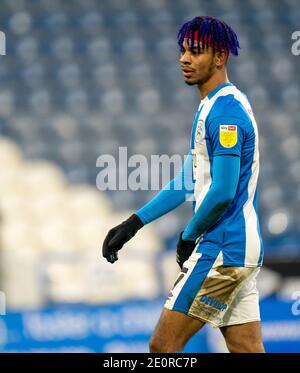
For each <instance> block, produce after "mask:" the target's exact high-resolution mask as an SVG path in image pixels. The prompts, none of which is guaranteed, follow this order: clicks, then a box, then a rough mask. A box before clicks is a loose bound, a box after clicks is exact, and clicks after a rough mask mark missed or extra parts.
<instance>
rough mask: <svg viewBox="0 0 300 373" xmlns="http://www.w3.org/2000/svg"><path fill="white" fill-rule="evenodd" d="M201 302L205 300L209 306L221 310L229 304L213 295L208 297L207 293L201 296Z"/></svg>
mask: <svg viewBox="0 0 300 373" xmlns="http://www.w3.org/2000/svg"><path fill="white" fill-rule="evenodd" d="M200 302H203V303H205V304H206V305H207V306H210V307H212V308H215V309H217V310H219V311H225V310H226V308H227V306H228V305H227V304H226V303H223V302H220V301H219V300H217V299H215V298H213V297H208V296H207V295H202V297H201V298H200Z"/></svg>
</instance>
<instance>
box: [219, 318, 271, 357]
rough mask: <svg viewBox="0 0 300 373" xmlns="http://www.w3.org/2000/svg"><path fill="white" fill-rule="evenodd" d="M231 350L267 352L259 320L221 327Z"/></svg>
mask: <svg viewBox="0 0 300 373" xmlns="http://www.w3.org/2000/svg"><path fill="white" fill-rule="evenodd" d="M220 330H221V332H222V334H223V336H224V338H225V341H226V345H227V347H228V350H229V351H230V352H265V350H264V346H263V343H262V337H261V327H260V322H259V321H253V322H248V323H245V324H240V325H230V326H224V327H222V328H220Z"/></svg>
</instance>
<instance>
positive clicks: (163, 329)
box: [150, 308, 205, 352]
mask: <svg viewBox="0 0 300 373" xmlns="http://www.w3.org/2000/svg"><path fill="white" fill-rule="evenodd" d="M204 325H205V323H204V322H202V321H200V320H197V319H194V318H192V317H190V316H187V315H185V314H183V313H181V312H177V311H172V310H169V309H166V308H164V309H163V311H162V313H161V315H160V318H159V321H158V323H157V325H156V327H155V329H154V332H153V334H152V337H151V341H150V352H178V351H180V350H181V349H183V347H184V346H185V344H186V343H187V342H188V340H189V339H190V338H191V337H192V336H193V335H194V334H195V333H196V332H197V331H198V330H200V329H201V328H202V327H203V326H204Z"/></svg>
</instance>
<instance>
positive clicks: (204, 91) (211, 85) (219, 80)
mask: <svg viewBox="0 0 300 373" xmlns="http://www.w3.org/2000/svg"><path fill="white" fill-rule="evenodd" d="M225 83H229V79H228V76H227V72H226V70H220V71H217V72H216V73H215V74H213V76H212V77H211V78H210V79H209V80H208V81H207V82H205V83H204V84H202V85H198V90H199V94H200V99H201V100H203V99H204V98H205V97H206V96H207V95H208V94H209V92H210V91H212V90H213V89H215V88H216V87H218V86H219V85H221V84H225Z"/></svg>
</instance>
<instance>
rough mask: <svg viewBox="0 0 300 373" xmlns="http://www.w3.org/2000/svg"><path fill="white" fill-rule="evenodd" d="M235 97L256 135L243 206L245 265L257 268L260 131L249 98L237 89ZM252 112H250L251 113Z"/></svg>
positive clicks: (258, 248)
mask: <svg viewBox="0 0 300 373" xmlns="http://www.w3.org/2000/svg"><path fill="white" fill-rule="evenodd" d="M234 97H235V98H236V99H237V100H238V101H240V103H241V104H242V105H243V106H244V108H245V109H246V110H247V112H248V113H249V116H250V118H251V123H252V126H253V129H254V133H255V143H254V156H253V162H252V166H251V173H252V175H251V177H250V179H249V182H248V200H247V201H246V203H245V204H244V206H243V214H244V219H245V226H246V255H245V265H246V266H252V265H253V266H256V265H257V264H258V262H259V257H260V250H261V242H260V237H259V233H258V229H257V221H258V218H257V214H256V211H255V208H254V205H253V200H254V195H255V190H256V186H257V180H258V174H259V150H258V130H257V123H256V120H255V118H254V115H253V113H252V109H251V105H250V103H249V101H248V100H247V98H246V97H245V96H244V95H243V94H242V93H241V92H240V91H238V90H237V89H236V93H235V95H234ZM249 111H250V112H249Z"/></svg>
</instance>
